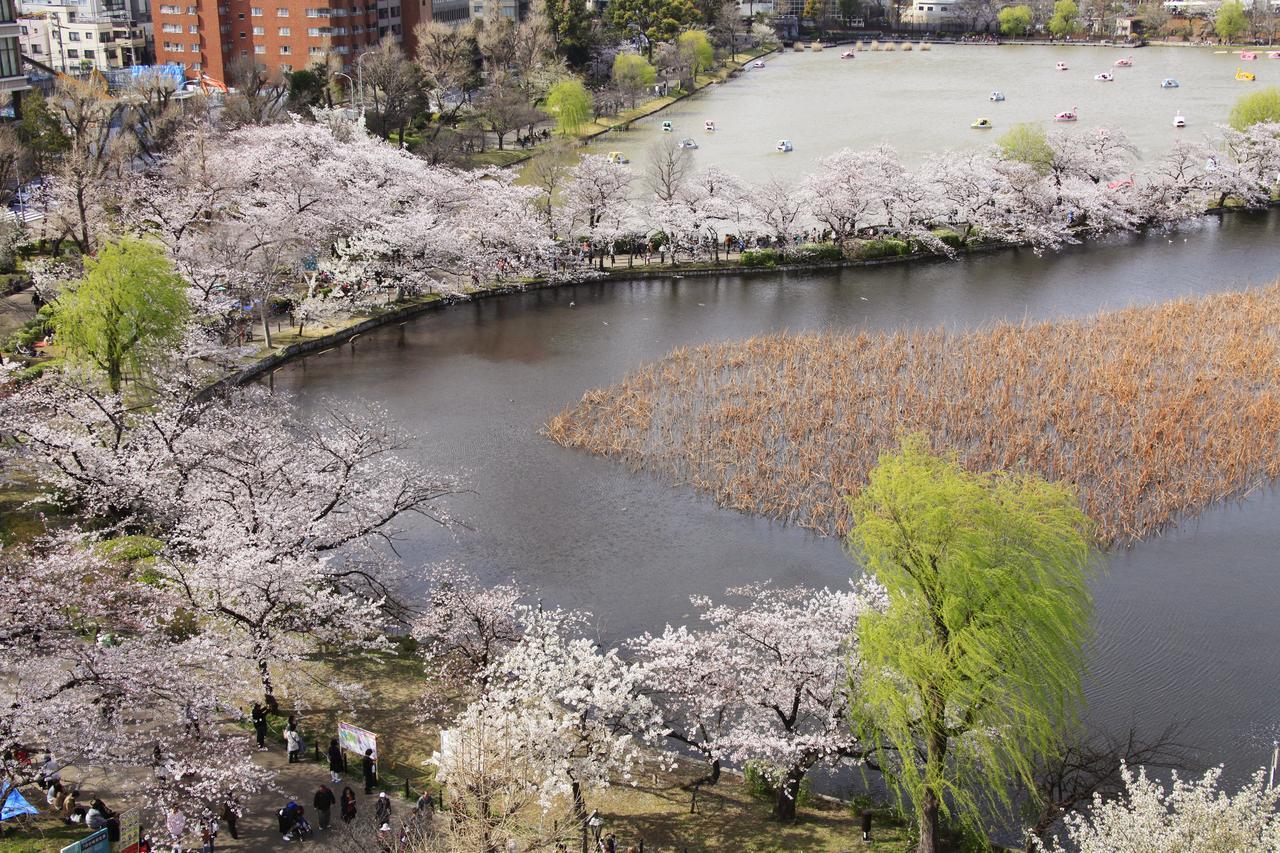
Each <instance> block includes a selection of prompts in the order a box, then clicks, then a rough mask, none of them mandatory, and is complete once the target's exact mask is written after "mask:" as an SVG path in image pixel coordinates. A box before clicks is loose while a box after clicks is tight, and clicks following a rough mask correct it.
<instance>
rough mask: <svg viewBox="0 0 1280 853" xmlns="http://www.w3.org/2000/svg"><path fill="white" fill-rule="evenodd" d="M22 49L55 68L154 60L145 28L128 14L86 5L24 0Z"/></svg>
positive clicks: (20, 20)
mask: <svg viewBox="0 0 1280 853" xmlns="http://www.w3.org/2000/svg"><path fill="white" fill-rule="evenodd" d="M18 28H19V33H20V35H19V40H20V42H21V44H22V52H23V53H24V54H26V55H27V56H29V57H31V58H32V59H34V60H36V61H37V62H40V63H42V64H44V65H47V66H49V67H50V68H52V69H54V70H55V71H61V72H64V73H75V72H83V71H88V70H90V69H93V68H98V69H102V70H105V69H108V68H126V67H128V66H130V65H140V64H143V63H145V62H147V61H148V60H149V57H148V55H147V53H148V51H147V34H146V31H145V29H144V27H143V26H142V25H140V24H136V23H133V22H132V21H131V20H130V19H129V15H128V14H122V13H121V12H113V13H112V12H107V11H105V10H104V9H102V8H101V7H100V6H99V5H98V4H97V3H96V2H94V0H90V2H86V3H23V4H22V11H21V13H20V14H19V17H18Z"/></svg>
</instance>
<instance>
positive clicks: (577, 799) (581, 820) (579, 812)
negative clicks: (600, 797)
mask: <svg viewBox="0 0 1280 853" xmlns="http://www.w3.org/2000/svg"><path fill="white" fill-rule="evenodd" d="M572 790H573V819H574V820H575V821H577V822H578V824H579V825H580V826H581V827H582V853H587V802H586V800H584V799H583V797H582V784H581V783H580V782H578V780H577V779H574V780H573V782H572Z"/></svg>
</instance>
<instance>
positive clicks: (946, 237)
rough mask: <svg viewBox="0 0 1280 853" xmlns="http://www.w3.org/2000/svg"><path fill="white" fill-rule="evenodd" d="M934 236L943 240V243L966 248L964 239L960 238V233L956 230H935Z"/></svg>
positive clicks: (953, 247) (954, 247) (957, 247)
mask: <svg viewBox="0 0 1280 853" xmlns="http://www.w3.org/2000/svg"><path fill="white" fill-rule="evenodd" d="M934 236H935V237H937V238H938V239H939V240H941V241H942V243H943V245H945V246H949V247H951V248H952V249H963V248H964V241H963V240H962V239H960V235H959V234H957V233H956V232H954V231H948V230H946V229H943V230H941V231H935V232H934Z"/></svg>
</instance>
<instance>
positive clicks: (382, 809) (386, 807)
mask: <svg viewBox="0 0 1280 853" xmlns="http://www.w3.org/2000/svg"><path fill="white" fill-rule="evenodd" d="M373 816H374V818H376V820H375V821H374V822H375V823H377V824H378V826H379V827H381V826H383V825H384V824H387V825H389V824H390V823H391V800H390V798H388V797H387V792H386V791H379V792H378V806H377V808H376V809H375V810H374V812H373Z"/></svg>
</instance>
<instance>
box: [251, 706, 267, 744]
mask: <svg viewBox="0 0 1280 853" xmlns="http://www.w3.org/2000/svg"><path fill="white" fill-rule="evenodd" d="M250 716H251V717H253V733H254V734H256V735H257V736H258V752H266V751H267V711H266V709H265V708H263V707H262V706H261V705H260V704H258V703H257V702H254V703H253V711H251V712H250Z"/></svg>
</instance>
